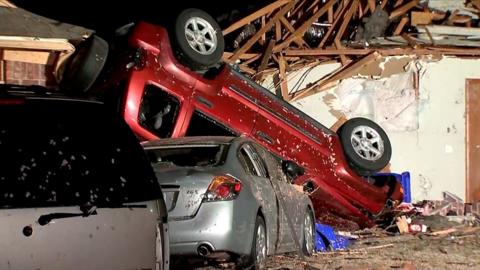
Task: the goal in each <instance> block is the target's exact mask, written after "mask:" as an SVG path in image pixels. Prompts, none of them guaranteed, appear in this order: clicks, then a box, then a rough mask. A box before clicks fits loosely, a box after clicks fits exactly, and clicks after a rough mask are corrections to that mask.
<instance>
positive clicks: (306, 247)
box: [302, 208, 315, 256]
mask: <svg viewBox="0 0 480 270" xmlns="http://www.w3.org/2000/svg"><path fill="white" fill-rule="evenodd" d="M302 228H303V230H302V236H303V237H302V240H303V241H302V251H303V254H304V255H305V256H311V255H313V253H314V252H315V220H314V217H313V213H312V211H311V210H310V209H309V208H307V211H306V212H305V218H304V221H303V226H302Z"/></svg>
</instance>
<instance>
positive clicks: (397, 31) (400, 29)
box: [393, 17, 410, 36]
mask: <svg viewBox="0 0 480 270" xmlns="http://www.w3.org/2000/svg"><path fill="white" fill-rule="evenodd" d="M409 20H410V19H409V18H408V17H403V18H402V19H401V20H400V22H399V23H398V25H397V27H396V28H395V30H394V31H393V35H394V36H398V35H400V34H401V33H402V32H403V28H404V27H405V25H406V24H407V23H408V21H409Z"/></svg>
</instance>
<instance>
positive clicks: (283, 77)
mask: <svg viewBox="0 0 480 270" xmlns="http://www.w3.org/2000/svg"><path fill="white" fill-rule="evenodd" d="M279 60H280V62H279V65H278V66H279V71H280V74H279V75H280V91H281V92H282V97H283V99H284V100H287V101H288V100H289V99H290V98H289V96H288V82H287V72H286V69H287V62H286V61H285V59H284V58H283V56H282V55H280V59H279Z"/></svg>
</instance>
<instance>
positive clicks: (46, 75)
mask: <svg viewBox="0 0 480 270" xmlns="http://www.w3.org/2000/svg"><path fill="white" fill-rule="evenodd" d="M4 79H5V83H8V84H19V85H43V86H51V85H55V84H56V82H55V78H54V76H53V68H52V66H47V65H43V64H34V63H25V62H18V61H4Z"/></svg>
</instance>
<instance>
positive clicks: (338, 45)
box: [334, 39, 348, 66]
mask: <svg viewBox="0 0 480 270" xmlns="http://www.w3.org/2000/svg"><path fill="white" fill-rule="evenodd" d="M334 44H335V47H336V48H337V49H338V50H342V49H343V46H342V43H341V42H340V40H337V39H335V41H334ZM340 62H342V66H346V65H347V64H348V59H347V57H346V56H345V54H340Z"/></svg>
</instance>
